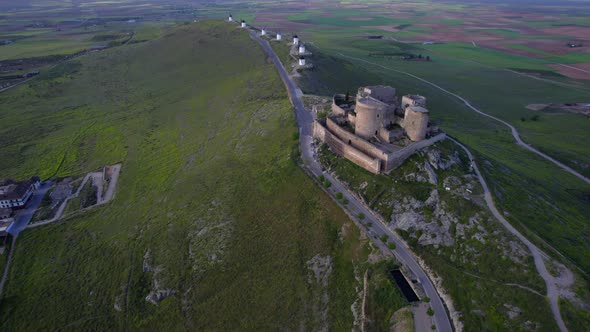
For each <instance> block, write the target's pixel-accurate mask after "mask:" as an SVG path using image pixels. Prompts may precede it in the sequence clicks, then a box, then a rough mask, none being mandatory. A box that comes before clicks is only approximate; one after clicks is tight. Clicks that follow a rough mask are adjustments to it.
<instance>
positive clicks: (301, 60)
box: [299, 56, 305, 66]
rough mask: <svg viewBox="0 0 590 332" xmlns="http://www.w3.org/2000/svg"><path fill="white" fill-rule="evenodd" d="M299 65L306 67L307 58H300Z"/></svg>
mask: <svg viewBox="0 0 590 332" xmlns="http://www.w3.org/2000/svg"><path fill="white" fill-rule="evenodd" d="M299 65H300V66H305V57H302V56H300V57H299Z"/></svg>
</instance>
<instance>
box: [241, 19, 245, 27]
mask: <svg viewBox="0 0 590 332" xmlns="http://www.w3.org/2000/svg"><path fill="white" fill-rule="evenodd" d="M241 27H242V28H245V27H246V21H244V20H242V24H241Z"/></svg>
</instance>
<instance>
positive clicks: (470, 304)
mask: <svg viewBox="0 0 590 332" xmlns="http://www.w3.org/2000/svg"><path fill="white" fill-rule="evenodd" d="M435 151H437V152H435ZM319 152H320V153H319V155H320V160H321V162H322V164H323V166H324V167H326V169H327V170H329V171H330V172H334V173H335V174H336V176H337V177H338V178H339V179H341V180H343V181H344V182H346V183H348V186H349V187H350V188H351V189H352V190H354V191H355V192H357V193H358V194H359V195H360V196H361V197H362V198H363V199H364V201H365V202H367V204H370V206H371V208H372V209H373V210H375V211H377V212H378V213H379V214H380V215H381V216H382V217H383V219H385V220H386V221H389V226H390V227H391V228H395V229H396V231H397V232H398V234H399V235H400V236H401V237H403V238H404V239H405V240H406V242H407V243H408V244H409V245H410V246H411V247H412V249H413V250H414V251H416V252H417V253H418V254H419V255H420V256H421V257H422V258H423V259H424V260H425V261H426V263H427V264H428V266H429V267H431V268H432V270H433V271H435V274H436V275H437V276H439V277H441V278H442V286H443V287H444V289H445V290H446V291H447V292H448V293H449V294H450V296H451V298H452V299H453V303H454V306H455V308H456V309H457V310H458V311H459V312H460V315H461V321H462V322H463V324H464V325H465V329H466V330H468V331H470V330H480V331H489V330H498V329H500V330H502V329H506V328H508V329H521V328H526V326H527V324H529V323H527V322H528V321H530V322H533V323H534V324H535V326H537V327H538V328H539V329H540V330H544V331H551V330H553V329H554V328H555V322H554V321H553V317H552V315H551V313H550V309H549V306H548V304H547V303H546V302H545V301H544V300H543V298H544V297H542V296H540V295H538V294H537V293H536V292H538V293H544V292H545V285H544V282H543V280H542V279H541V278H540V277H539V275H538V274H537V271H536V269H535V267H534V263H533V259H532V257H531V256H530V254H528V252H527V251H526V249H525V248H524V246H523V245H522V244H518V240H516V239H515V238H514V237H513V236H512V235H510V234H509V233H508V232H506V231H505V230H504V229H503V228H502V227H501V225H500V224H499V223H498V222H497V221H496V220H495V219H494V218H493V217H492V216H491V214H490V213H489V212H488V211H487V208H486V207H485V203H484V202H483V199H482V196H481V194H482V189H481V187H479V183H478V182H477V180H475V179H474V177H473V171H471V170H470V166H469V161H468V159H467V157H466V155H464V153H463V152H462V150H460V149H459V148H458V147H457V146H456V145H454V143H452V142H450V141H449V140H446V141H443V142H440V143H437V144H436V145H435V146H434V147H431V148H428V149H426V150H424V151H422V152H420V153H418V154H416V155H414V156H412V157H411V158H409V159H408V160H407V161H406V162H405V163H404V164H403V165H402V166H401V167H400V168H398V169H396V170H394V171H393V172H392V174H391V175H389V176H387V175H374V174H371V173H369V172H367V171H365V170H363V169H362V168H360V167H358V166H357V165H355V164H353V163H351V162H350V161H348V160H346V159H344V158H341V157H338V156H336V155H334V154H333V153H332V152H331V151H329V149H328V148H327V147H326V146H325V145H323V146H322V147H321V148H320V151H319ZM436 155H439V156H440V159H439V162H440V164H441V165H444V164H446V163H449V164H450V165H451V166H449V167H447V168H444V169H443V168H440V167H439V168H438V169H436V171H435V172H436V177H437V178H438V181H437V183H436V184H433V183H430V182H429V180H428V178H429V177H428V174H427V172H426V171H425V170H424V168H423V166H422V165H424V163H425V162H426V161H428V162H430V160H431V158H432V156H436ZM449 183H453V184H452V185H450V184H449ZM447 186H451V187H452V189H451V190H450V191H447V190H446V189H445V187H447ZM465 188H471V189H470V190H471V192H472V193H471V194H467V191H466V189H465ZM428 216H430V217H429V218H428ZM453 220H455V221H453ZM449 221H450V223H448V222H449ZM386 240H387V238H386V237H384V238H382V241H386ZM510 284H517V285H521V286H524V287H528V288H529V289H531V290H530V291H527V290H524V289H522V288H518V287H515V286H514V285H510ZM515 294H518V296H515ZM539 301H541V302H539ZM540 303H543V304H542V305H541V304H540ZM513 307H514V308H518V309H514V310H516V311H518V315H516V316H512V314H511V310H512V309H511V308H513Z"/></svg>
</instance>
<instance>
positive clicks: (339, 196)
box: [336, 193, 344, 199]
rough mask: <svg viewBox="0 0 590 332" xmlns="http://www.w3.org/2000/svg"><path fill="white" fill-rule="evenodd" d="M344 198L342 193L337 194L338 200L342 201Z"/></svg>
mask: <svg viewBox="0 0 590 332" xmlns="http://www.w3.org/2000/svg"><path fill="white" fill-rule="evenodd" d="M343 197H344V196H343V195H342V193H336V198H337V199H342V198H343Z"/></svg>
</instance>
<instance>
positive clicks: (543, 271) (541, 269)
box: [448, 137, 567, 331]
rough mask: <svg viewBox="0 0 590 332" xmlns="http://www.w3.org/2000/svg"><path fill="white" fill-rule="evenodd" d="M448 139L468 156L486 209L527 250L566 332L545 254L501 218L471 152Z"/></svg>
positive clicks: (556, 319) (556, 289) (560, 327)
mask: <svg viewBox="0 0 590 332" xmlns="http://www.w3.org/2000/svg"><path fill="white" fill-rule="evenodd" d="M448 139H450V140H451V141H453V142H455V143H456V144H457V145H458V146H460V147H461V148H462V149H463V150H464V151H465V152H466V153H467V155H468V156H469V160H470V161H471V165H472V166H473V169H474V170H475V173H476V174H477V177H478V179H479V182H480V183H481V186H482V187H483V190H484V199H485V201H486V204H487V206H488V208H489V209H490V211H491V212H492V214H493V215H494V217H496V219H498V221H500V223H501V224H502V225H504V227H506V229H507V230H508V231H509V232H510V233H512V234H514V235H515V236H516V237H517V238H518V239H519V240H520V241H522V242H523V243H524V244H525V245H526V246H527V248H529V250H530V252H531V254H532V255H533V258H534V260H535V267H536V268H537V272H538V273H539V275H540V276H541V278H543V280H545V285H546V286H547V297H548V298H549V304H550V305H551V311H552V312H553V317H554V318H555V321H556V322H557V326H559V330H560V331H567V328H566V326H565V324H564V322H563V319H562V318H561V312H560V311H559V290H558V288H557V283H556V281H555V278H554V277H553V276H552V275H551V274H550V273H549V271H547V267H546V266H545V261H544V259H545V258H548V256H547V254H545V253H544V252H543V251H541V249H539V248H537V246H535V245H534V244H533V243H532V242H531V241H529V240H528V239H527V238H526V237H524V235H522V234H521V233H520V232H519V231H518V230H517V229H516V228H514V226H512V225H511V224H510V223H509V222H508V221H507V220H506V219H504V217H503V216H502V214H501V213H500V211H498V209H497V208H496V205H495V204H494V199H493V197H492V194H491V193H490V190H489V188H488V185H487V183H486V181H485V180H484V178H483V176H482V175H481V172H480V171H479V168H478V167H477V164H476V163H475V160H474V158H473V155H472V154H471V151H469V149H467V147H465V146H464V145H463V144H461V143H459V142H458V141H457V140H455V139H453V138H451V137H448Z"/></svg>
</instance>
